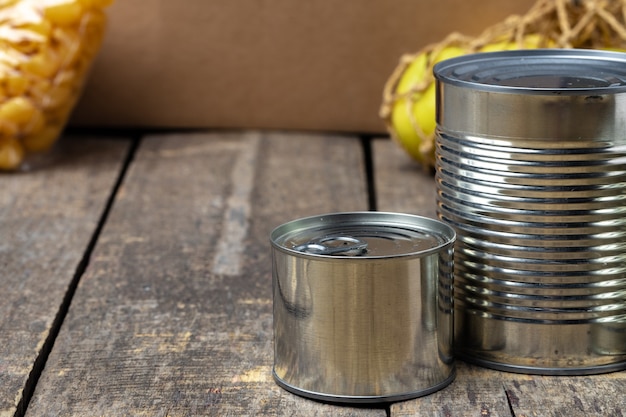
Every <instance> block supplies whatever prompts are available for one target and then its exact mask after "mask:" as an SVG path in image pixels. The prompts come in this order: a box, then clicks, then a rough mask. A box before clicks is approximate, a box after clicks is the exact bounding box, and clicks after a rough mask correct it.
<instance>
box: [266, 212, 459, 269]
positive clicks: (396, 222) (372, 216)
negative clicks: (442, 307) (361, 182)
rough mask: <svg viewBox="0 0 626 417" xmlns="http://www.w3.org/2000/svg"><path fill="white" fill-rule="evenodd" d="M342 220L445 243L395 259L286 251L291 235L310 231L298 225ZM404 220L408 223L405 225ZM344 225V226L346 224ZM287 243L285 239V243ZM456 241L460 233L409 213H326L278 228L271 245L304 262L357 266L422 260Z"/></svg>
mask: <svg viewBox="0 0 626 417" xmlns="http://www.w3.org/2000/svg"><path fill="white" fill-rule="evenodd" d="M363 217H368V218H369V219H368V221H366V222H363V221H358V219H361V220H362V218H363ZM338 218H340V219H341V218H342V219H343V220H344V221H345V222H346V223H345V224H348V225H350V224H354V225H356V224H361V225H369V226H379V227H380V226H383V227H384V226H389V227H403V228H408V229H410V230H413V231H420V232H428V233H431V234H433V235H435V236H437V237H438V238H440V239H441V242H439V243H438V244H437V245H434V246H431V247H429V248H427V249H422V250H417V251H412V252H403V253H398V254H392V255H369V256H368V255H365V256H359V257H350V258H343V257H337V256H333V255H325V254H318V253H306V252H302V251H298V250H295V249H292V248H289V247H286V246H284V245H282V244H281V243H280V240H281V238H284V237H285V236H287V235H289V234H294V233H295V232H297V231H305V230H307V228H306V227H297V225H299V224H300V225H307V224H308V225H313V224H317V225H319V224H323V222H328V221H329V220H336V219H338ZM401 220H404V221H401ZM342 225H343V224H342ZM282 240H283V241H284V240H285V239H282ZM455 241H456V232H455V230H454V229H453V228H452V227H451V226H450V225H448V224H446V223H444V222H442V221H440V220H437V219H433V218H430V217H425V216H419V215H415V214H407V213H396V212H386V211H353V212H333V213H325V214H318V215H314V216H308V217H303V218H299V219H295V220H291V221H289V222H287V223H283V224H281V225H279V226H277V227H275V228H274V229H273V230H272V232H271V233H270V242H271V244H272V247H274V248H275V249H277V250H280V251H283V252H285V253H289V254H292V255H294V256H298V257H302V258H307V257H308V258H315V259H320V258H323V259H328V260H334V261H346V259H349V260H350V261H354V262H364V261H368V260H380V259H397V258H407V257H420V256H425V255H428V254H431V253H435V252H438V251H440V250H441V249H442V248H445V247H447V246H450V245H453V244H454V242H455Z"/></svg>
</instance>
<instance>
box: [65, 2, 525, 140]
mask: <svg viewBox="0 0 626 417" xmlns="http://www.w3.org/2000/svg"><path fill="white" fill-rule="evenodd" d="M533 3H534V0H480V1H479V0H389V1H387V0H344V1H337V0H335V1H331V0H317V1H316V0H311V1H294V0H229V1H214V0H180V1H175V2H174V1H168V0H116V3H115V4H113V5H112V6H111V7H110V8H109V11H108V12H109V26H108V32H107V36H106V39H105V41H104V44H103V46H102V50H101V52H100V54H99V56H98V58H97V60H96V62H95V64H94V67H93V70H92V72H91V76H90V78H89V81H88V83H87V86H86V89H85V91H84V94H83V97H82V99H81V101H80V102H79V104H78V106H77V108H76V110H75V112H74V115H73V117H72V120H71V124H72V125H75V126H104V127H201V128H261V129H262V128H267V129H298V130H317V131H346V132H358V133H377V132H384V131H385V129H384V125H383V123H382V121H381V120H380V119H379V118H378V108H379V105H380V102H381V97H382V89H383V85H384V83H385V81H386V80H387V78H388V77H389V76H390V75H391V71H392V70H393V68H395V66H396V65H397V63H398V60H399V58H400V56H401V55H402V54H403V53H407V52H415V51H417V50H419V49H420V48H421V47H422V46H424V45H426V44H429V43H431V42H436V41H438V40H440V39H442V38H443V37H445V36H446V35H447V34H448V33H449V32H451V31H459V32H462V33H465V34H472V35H475V34H478V33H480V32H481V31H482V30H483V29H484V28H485V27H487V26H489V25H491V24H493V23H496V22H497V21H499V20H501V19H503V18H505V17H506V16H508V15H509V14H511V13H524V12H525V11H526V10H528V8H529V7H530V6H531V5H532V4H533Z"/></svg>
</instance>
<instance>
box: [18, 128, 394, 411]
mask: <svg viewBox="0 0 626 417" xmlns="http://www.w3.org/2000/svg"><path fill="white" fill-rule="evenodd" d="M242 184H243V185H242ZM366 204H367V196H366V193H365V180H364V170H363V164H362V155H361V149H360V144H359V141H358V140H355V139H354V138H349V137H333V136H324V137H321V136H320V137H315V136H307V135H286V134H258V133H249V134H244V135H240V134H232V135H228V134H220V133H216V134H186V135H159V136H152V137H146V138H144V140H143V141H142V144H141V146H140V148H139V150H138V153H137V155H136V158H135V160H134V162H133V164H132V166H131V168H130V170H129V172H128V175H127V178H126V181H125V182H124V184H123V186H122V187H121V189H120V192H119V194H118V196H117V198H116V200H115V204H114V207H113V210H112V212H111V215H110V217H109V220H108V222H107V224H106V225H105V227H104V229H103V233H102V235H101V238H100V240H99V242H98V244H97V246H96V248H95V250H94V253H93V257H92V261H91V263H90V265H89V266H88V268H87V271H86V273H85V275H84V276H83V278H82V279H81V282H80V286H79V288H78V289H77V292H76V295H75V297H74V300H73V302H72V305H71V308H70V311H69V314H68V317H67V319H66V322H65V323H64V325H63V328H62V329H61V332H60V334H59V337H58V339H57V341H56V343H55V346H54V349H53V351H52V353H51V355H50V358H49V361H48V364H47V366H46V369H45V372H44V373H43V375H42V378H41V380H40V382H39V384H38V386H37V390H36V392H35V395H34V397H33V400H32V402H31V406H30V407H29V409H28V413H27V415H28V416H31V417H32V416H44V415H64V416H115V415H117V416H122V415H128V416H194V415H203V416H205V415H208V416H270V415H271V416H281V415H289V416H298V415H302V416H325V415H336V416H352V415H359V416H361V415H366V416H370V415H371V416H373V415H379V416H384V415H385V411H384V410H382V409H358V408H349V407H339V406H334V405H328V404H322V403H319V402H315V401H310V400H306V399H303V398H300V397H298V396H295V395H293V394H290V393H287V392H286V391H284V390H282V389H281V388H279V387H278V386H277V385H276V384H275V383H274V382H273V380H272V378H271V365H272V360H273V350H272V349H273V348H272V300H271V262H270V250H269V242H268V239H269V232H270V231H271V229H272V228H273V227H275V226H277V225H279V224H280V223H283V222H285V221H288V220H291V219H293V218H297V217H301V216H305V215H312V214H317V213H319V212H329V211H347V210H364V209H366ZM231 233H234V234H235V236H233V235H231ZM225 241H226V242H227V243H229V244H232V245H235V246H236V245H241V248H239V249H238V248H237V247H232V249H233V252H232V253H231V254H228V253H227V252H223V253H225V254H226V255H225V256H227V257H229V258H228V260H227V261H228V262H227V263H228V264H236V267H234V268H225V267H223V265H222V266H220V260H219V257H217V258H216V255H215V254H216V253H220V251H222V249H221V246H220V245H221V243H220V242H225Z"/></svg>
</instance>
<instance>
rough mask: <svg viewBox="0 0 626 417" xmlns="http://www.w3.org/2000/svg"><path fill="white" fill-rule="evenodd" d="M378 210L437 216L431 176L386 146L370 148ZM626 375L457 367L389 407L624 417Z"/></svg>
mask: <svg viewBox="0 0 626 417" xmlns="http://www.w3.org/2000/svg"><path fill="white" fill-rule="evenodd" d="M372 149H373V155H374V170H375V173H376V190H377V205H378V208H379V209H380V210H390V211H400V212H407V213H413V214H422V215H426V216H429V217H435V215H436V203H435V193H436V184H435V180H434V177H433V175H432V174H428V173H425V172H424V170H423V169H422V167H421V166H419V165H418V164H417V163H416V162H413V161H411V160H410V158H409V157H408V156H407V155H406V154H405V153H404V151H402V150H401V149H400V148H399V147H398V146H397V145H396V144H394V143H393V142H391V141H390V140H385V139H380V140H375V141H374V144H373V147H372ZM624 387H626V372H616V373H612V374H607V375H595V376H587V377H547V376H537V375H522V374H512V373H505V372H498V371H494V370H490V369H484V368H481V367H476V366H471V365H468V364H465V363H463V362H460V361H459V362H458V373H457V377H456V380H455V381H454V382H453V383H452V384H451V385H450V386H449V387H447V388H445V389H444V390H442V391H439V392H437V393H435V394H432V395H430V396H428V397H424V398H420V399H416V400H412V401H406V402H404V403H399V404H394V405H392V406H391V416H392V417H397V416H413V415H428V416H462V415H476V416H479V415H480V416H487V415H488V416H516V417H521V416H568V417H570V416H589V415H603V416H624V415H626V396H624Z"/></svg>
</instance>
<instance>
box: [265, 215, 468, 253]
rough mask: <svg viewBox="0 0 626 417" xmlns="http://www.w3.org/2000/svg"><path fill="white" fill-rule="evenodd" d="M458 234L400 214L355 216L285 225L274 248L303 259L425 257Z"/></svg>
mask: <svg viewBox="0 0 626 417" xmlns="http://www.w3.org/2000/svg"><path fill="white" fill-rule="evenodd" d="M455 238H456V235H455V232H454V230H453V229H452V228H451V227H450V226H448V225H446V224H444V223H442V222H440V221H438V220H434V219H430V218H426V217H421V216H415V215H410V214H400V213H385V212H373V211H368V212H351V213H332V214H325V215H319V216H313V217H307V218H303V219H298V220H294V221H291V222H289V223H285V224H283V225H281V226H278V227H277V228H276V229H274V230H273V231H272V233H271V235H270V239H271V242H272V245H273V246H274V247H276V248H279V249H281V250H285V251H289V252H293V253H294V254H297V255H300V256H306V255H310V256H322V257H357V258H368V259H369V258H389V257H399V256H415V255H420V256H421V255H424V254H427V253H431V252H435V251H437V250H439V249H441V248H442V247H444V246H446V245H450V244H452V243H453V242H454V240H455Z"/></svg>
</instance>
